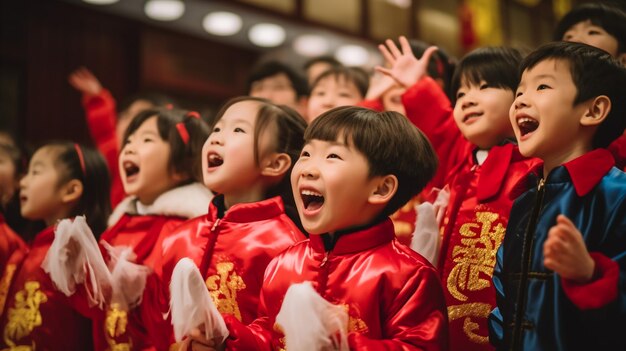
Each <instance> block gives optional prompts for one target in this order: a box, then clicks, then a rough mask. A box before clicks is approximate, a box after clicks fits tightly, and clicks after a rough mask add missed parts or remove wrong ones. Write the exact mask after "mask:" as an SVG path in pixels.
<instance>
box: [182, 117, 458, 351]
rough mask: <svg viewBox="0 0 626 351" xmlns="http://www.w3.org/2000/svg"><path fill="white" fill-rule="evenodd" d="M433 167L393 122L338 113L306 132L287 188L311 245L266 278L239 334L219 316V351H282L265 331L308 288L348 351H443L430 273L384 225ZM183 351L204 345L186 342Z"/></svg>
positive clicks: (399, 121) (282, 260)
mask: <svg viewBox="0 0 626 351" xmlns="http://www.w3.org/2000/svg"><path fill="white" fill-rule="evenodd" d="M436 167H437V160H436V156H435V154H434V151H433V150H432V148H431V147H430V144H429V143H428V141H427V140H426V138H425V137H424V135H422V134H421V133H420V132H419V131H418V130H417V128H415V127H413V126H412V125H411V124H410V123H409V122H408V121H407V120H406V119H405V118H404V117H403V116H402V115H400V114H398V113H395V112H382V113H378V112H374V111H372V110H368V109H364V108H360V107H339V108H336V109H333V110H331V111H328V112H326V113H324V114H323V115H322V116H320V117H319V118H317V119H316V120H315V121H313V123H312V124H311V125H310V126H309V127H308V128H307V130H306V132H305V146H304V148H303V150H302V153H301V155H300V159H299V160H298V162H297V163H296V165H295V166H294V169H293V171H292V173H291V183H292V187H293V192H294V195H295V198H296V204H297V207H298V212H299V213H300V218H301V219H302V223H303V225H304V228H305V229H306V230H307V231H308V232H309V234H310V239H309V240H306V241H303V242H300V243H298V244H296V245H294V246H292V247H291V248H289V249H287V250H286V251H284V252H283V253H281V254H280V255H278V256H277V257H276V258H275V259H274V260H272V262H271V263H270V265H269V266H268V267H267V269H266V271H265V277H264V279H263V280H264V282H263V287H262V290H261V301H260V305H259V307H260V315H261V317H259V318H258V319H257V320H256V321H255V322H254V323H252V324H251V325H249V326H245V325H243V324H242V323H240V322H239V321H237V320H236V319H235V318H233V317H232V316H228V315H227V316H225V320H226V324H227V326H228V329H229V331H230V336H229V338H228V339H227V341H226V346H227V348H228V349H233V350H269V349H281V348H284V337H283V336H282V333H281V332H279V331H278V330H277V329H275V328H274V327H273V326H274V322H275V318H276V315H277V313H278V311H279V309H280V307H281V304H282V301H283V297H284V295H285V292H286V291H287V289H288V288H289V286H290V285H292V284H295V283H300V282H303V281H311V282H312V285H313V287H314V288H315V289H316V290H317V292H318V293H319V294H320V295H321V296H322V297H323V298H325V299H326V300H328V301H329V302H331V303H333V304H336V305H340V306H342V307H344V308H345V309H346V311H347V313H348V315H349V322H348V325H347V326H346V327H347V328H348V332H349V333H350V334H349V338H348V339H349V344H350V349H352V350H360V349H368V350H381V349H403V350H417V349H420V350H447V323H446V314H445V305H444V299H443V294H442V290H441V284H440V282H439V279H438V277H437V273H436V271H435V269H434V268H433V267H432V265H430V264H429V263H428V261H426V259H424V258H423V257H421V256H420V255H418V254H416V253H415V252H413V251H411V249H409V248H408V247H406V246H405V245H402V244H400V243H398V242H397V241H396V240H395V239H394V232H393V224H392V223H391V220H389V218H388V217H387V216H389V215H390V214H391V213H393V212H394V211H395V210H397V209H398V208H399V207H400V206H402V204H404V203H405V202H406V201H407V200H408V199H409V198H411V196H413V195H414V194H416V193H417V192H419V191H420V189H421V188H422V187H423V186H424V185H425V184H426V183H427V182H428V179H429V178H430V177H431V176H432V174H433V173H434V171H435V168H436ZM195 339H196V340H197V341H196V342H194V343H192V344H196V343H198V342H199V343H204V344H206V345H210V343H209V342H206V341H202V340H200V338H195Z"/></svg>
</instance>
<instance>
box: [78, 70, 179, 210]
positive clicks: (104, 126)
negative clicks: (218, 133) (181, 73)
mask: <svg viewBox="0 0 626 351" xmlns="http://www.w3.org/2000/svg"><path fill="white" fill-rule="evenodd" d="M68 80H69V83H70V84H71V85H72V87H74V88H75V89H76V90H78V91H79V92H81V93H82V94H83V97H82V103H83V107H84V109H85V113H86V119H87V126H88V127H89V133H90V134H91V137H92V139H93V141H94V143H95V144H96V145H97V147H98V150H100V152H101V153H102V155H104V157H105V159H106V160H107V162H108V165H109V170H110V172H111V179H112V185H111V204H112V205H113V206H116V205H117V204H118V203H119V202H120V201H122V200H123V199H124V189H123V185H122V182H121V179H120V177H119V175H120V173H119V171H118V168H117V166H118V164H117V157H118V154H119V152H120V149H121V147H122V146H123V145H122V144H123V139H122V138H123V136H124V131H125V130H126V127H128V124H129V123H130V121H131V120H132V118H133V117H135V116H136V115H137V114H138V113H139V112H141V111H143V110H147V109H149V108H153V107H157V106H165V104H168V103H171V101H170V100H169V99H168V98H167V97H165V96H161V95H159V94H150V93H141V94H137V95H135V96H132V97H130V98H128V99H127V101H125V102H123V103H122V104H121V108H120V112H119V115H118V114H117V113H116V111H115V108H116V107H115V105H116V103H115V100H114V99H113V97H112V96H111V93H110V92H109V91H108V90H107V89H105V88H103V87H102V84H100V81H99V80H98V78H96V76H95V75H94V74H93V73H91V71H89V70H88V69H87V68H85V67H81V68H79V69H77V70H75V71H74V72H72V73H71V74H70V76H69V78H68Z"/></svg>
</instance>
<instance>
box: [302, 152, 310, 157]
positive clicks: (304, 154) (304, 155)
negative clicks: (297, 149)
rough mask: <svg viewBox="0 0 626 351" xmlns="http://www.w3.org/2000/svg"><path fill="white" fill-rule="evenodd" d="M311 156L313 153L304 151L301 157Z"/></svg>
mask: <svg viewBox="0 0 626 351" xmlns="http://www.w3.org/2000/svg"><path fill="white" fill-rule="evenodd" d="M309 156H311V154H309V152H308V151H302V153H301V154H300V157H309Z"/></svg>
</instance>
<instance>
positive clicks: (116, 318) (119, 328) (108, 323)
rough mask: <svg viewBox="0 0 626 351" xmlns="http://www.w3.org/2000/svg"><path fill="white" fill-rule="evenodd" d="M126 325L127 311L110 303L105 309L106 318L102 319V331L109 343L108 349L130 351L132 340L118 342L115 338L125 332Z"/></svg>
mask: <svg viewBox="0 0 626 351" xmlns="http://www.w3.org/2000/svg"><path fill="white" fill-rule="evenodd" d="M127 325H128V313H127V312H126V311H124V310H123V309H121V308H120V305H119V304H117V303H113V304H111V307H109V308H108V309H107V314H106V319H105V320H104V331H105V335H106V339H107V344H109V348H108V349H107V350H109V351H130V350H132V342H128V343H125V342H123V343H118V342H117V341H116V340H115V339H116V338H118V337H120V336H123V335H124V334H126V326H127Z"/></svg>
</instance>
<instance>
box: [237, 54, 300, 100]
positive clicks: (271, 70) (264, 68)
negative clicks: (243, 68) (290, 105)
mask: <svg viewBox="0 0 626 351" xmlns="http://www.w3.org/2000/svg"><path fill="white" fill-rule="evenodd" d="M281 73H284V74H285V75H286V76H287V78H288V79H289V81H290V82H291V86H292V87H293V90H294V91H295V92H296V96H297V97H302V96H307V95H309V90H308V87H307V82H306V79H304V77H302V76H301V75H300V74H298V73H297V72H296V71H295V70H294V69H292V68H291V67H289V66H287V65H285V64H283V63H281V62H278V61H268V62H265V63H263V64H261V65H259V66H257V67H256V68H255V69H254V70H253V71H252V72H250V75H249V76H248V81H247V82H246V89H248V90H247V91H246V93H250V90H251V89H252V83H254V82H257V81H260V80H262V79H265V78H268V77H272V76H275V75H278V74H281Z"/></svg>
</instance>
